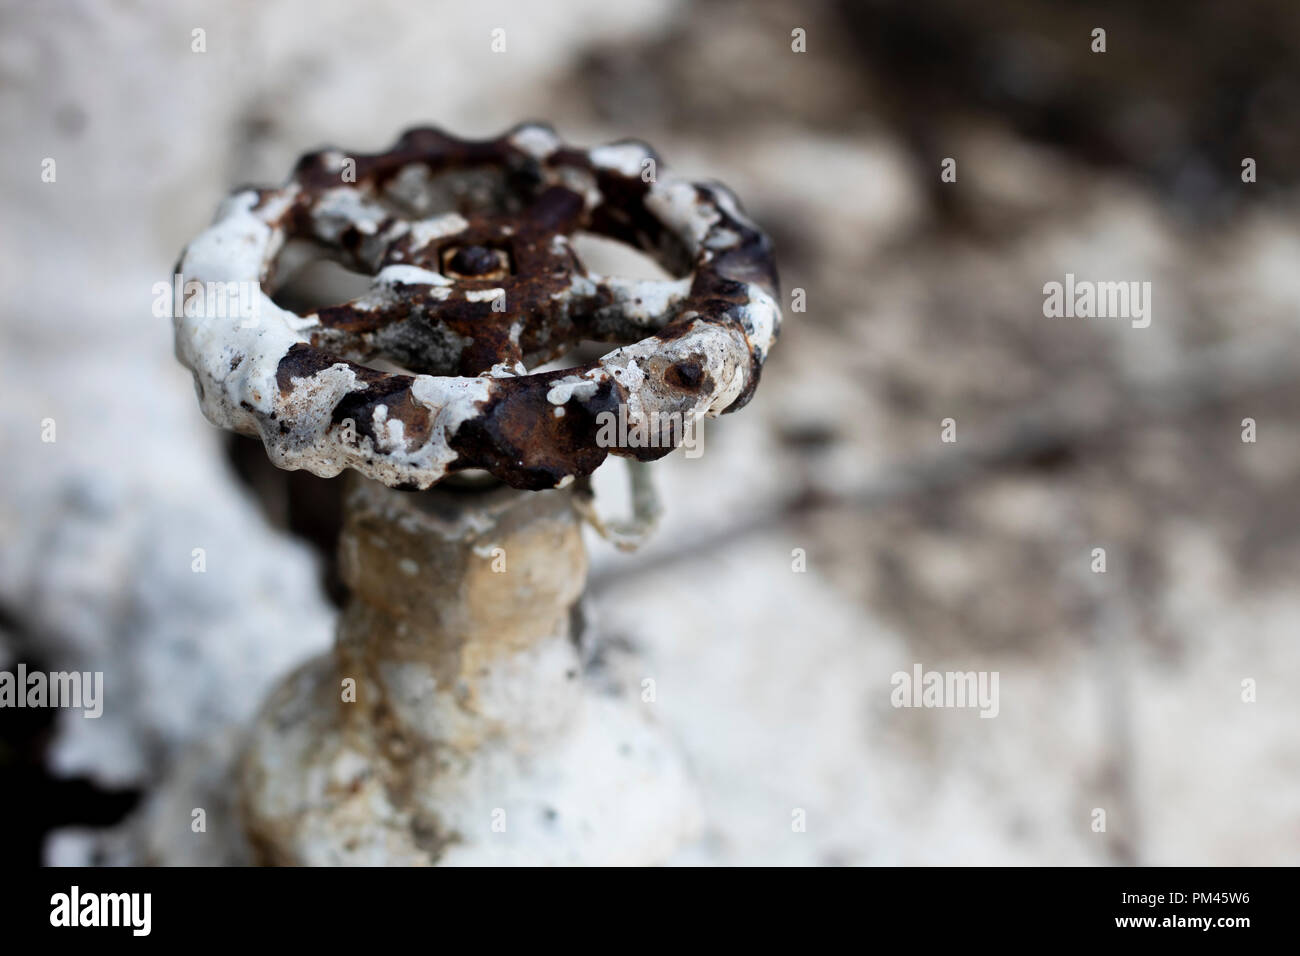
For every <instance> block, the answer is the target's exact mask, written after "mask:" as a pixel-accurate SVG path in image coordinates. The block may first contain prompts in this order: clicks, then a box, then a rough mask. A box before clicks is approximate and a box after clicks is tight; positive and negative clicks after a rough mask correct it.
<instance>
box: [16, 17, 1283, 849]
mask: <svg viewBox="0 0 1300 956" xmlns="http://www.w3.org/2000/svg"><path fill="white" fill-rule="evenodd" d="M496 28H502V29H504V30H505V31H506V33H505V37H506V44H507V47H506V51H505V52H504V53H493V52H492V50H491V47H490V42H491V31H492V30H493V29H496ZM1096 28H1102V29H1104V30H1105V31H1106V44H1107V49H1106V52H1105V53H1094V52H1093V51H1092V49H1091V47H1092V43H1093V39H1092V31H1093V30H1094V29H1096ZM196 29H201V30H203V31H205V33H204V37H205V45H206V50H205V51H204V52H201V53H200V52H194V51H193V49H192V46H193V37H194V34H193V31H194V30H196ZM795 30H802V31H804V34H803V35H804V37H805V40H806V52H801V53H796V52H794V51H793V50H792V31H795ZM1297 62H1300V7H1297V6H1296V5H1295V4H1294V3H1288V2H1285V0H1250V2H1241V3H1235V4H1222V3H1214V2H1209V0H1206V2H1200V0H1196V2H1187V3H1183V4H1179V5H1178V6H1177V7H1174V8H1170V7H1165V6H1163V5H1149V6H1144V5H1134V4H1129V3H1120V2H1118V0H1116V2H1091V3H1068V4H1061V3H1047V2H1039V3H1030V2H1022V0H998V2H994V3H987V4H978V5H973V4H967V3H960V2H957V0H937V2H936V0H931V2H926V3H919V4H918V3H911V2H903V0H857V2H848V0H845V2H842V3H812V4H797V5H796V4H784V3H777V2H771V0H743V2H742V0H705V2H699V3H691V4H687V3H676V2H666V0H630V2H624V3H618V4H612V3H608V2H605V0H563V2H557V3H548V4H528V3H510V4H504V3H478V4H472V5H467V4H454V3H445V4H444V3H418V4H417V3H396V2H372V3H367V4H365V5H359V4H352V3H344V2H319V0H317V2H277V3H266V2H251V0H247V2H229V3H220V4H217V3H210V4H206V3H193V2H172V3H126V2H118V3H92V2H84V3H80V2H69V0H56V2H46V3H39V4H38V3H34V2H32V3H22V2H12V0H9V2H6V3H4V4H3V5H0V131H3V135H0V164H3V165H2V167H0V169H2V170H3V178H2V179H0V210H2V211H3V214H2V215H0V389H2V390H3V396H4V401H3V402H0V448H2V449H3V465H4V467H3V468H0V659H2V662H0V667H3V668H6V669H12V668H13V667H14V666H15V665H16V663H17V662H19V661H23V662H26V663H27V665H28V666H29V667H31V668H44V669H78V670H102V671H103V672H104V673H105V682H106V685H107V686H106V696H107V700H106V704H105V713H104V716H103V718H101V719H99V720H87V719H85V718H83V717H82V716H81V715H80V712H79V711H59V712H52V711H31V710H22V711H18V710H3V711H0V800H3V801H4V803H5V807H4V808H3V819H4V820H6V821H7V822H8V824H9V827H10V830H11V833H13V834H14V836H13V837H12V838H11V839H10V840H8V841H6V848H5V851H4V855H5V857H6V858H8V859H12V861H13V862H18V863H32V862H36V861H38V860H44V861H46V862H53V863H64V862H83V861H92V862H93V861H99V862H157V861H179V862H211V861H217V860H222V859H237V858H238V853H237V852H236V851H235V850H233V849H232V847H231V846H230V845H229V843H230V841H233V840H234V837H232V836H231V822H230V821H231V815H230V812H229V808H225V807H222V806H219V805H214V806H212V807H210V808H209V832H208V833H207V834H194V833H192V832H191V831H190V816H189V806H190V805H191V804H189V803H186V802H185V801H184V800H181V799H179V798H176V797H175V796H174V787H175V781H176V780H178V779H181V780H183V781H185V782H186V785H187V786H191V787H197V788H200V789H201V788H202V787H203V786H205V785H208V784H211V783H213V781H212V780H211V778H212V777H213V776H214V775H219V772H220V768H221V767H222V766H223V764H222V762H221V760H222V759H223V758H222V755H223V754H226V753H228V752H229V750H230V748H231V747H233V746H237V741H238V735H239V728H240V727H241V726H243V724H244V723H245V722H246V721H247V720H248V718H249V717H250V715H251V714H252V712H253V711H254V710H255V709H256V708H257V706H258V705H259V704H260V702H261V700H262V698H263V696H264V695H265V693H266V691H267V690H268V688H269V687H270V686H271V685H272V684H273V683H274V681H275V680H276V679H277V678H278V677H280V676H281V675H282V674H283V673H284V672H285V671H286V670H287V669H288V668H289V667H291V666H293V665H294V664H296V663H297V662H299V661H301V660H302V659H303V658H304V657H306V656H307V655H309V654H311V653H314V652H316V651H318V650H320V649H322V648H324V647H326V646H327V645H328V643H329V641H330V637H331V631H332V627H333V621H334V616H335V614H336V608H337V601H338V599H339V596H340V595H339V590H338V586H337V582H336V579H335V578H334V576H333V571H332V561H333V558H332V552H331V547H332V542H333V537H334V534H335V533H336V530H337V521H338V516H337V500H338V498H337V489H336V488H335V487H333V486H331V485H330V484H329V483H327V482H322V481H320V480H318V479H315V478H312V477H311V476H308V475H304V474H293V475H289V474H286V473H280V472H276V471H274V470H273V469H270V468H269V467H268V466H266V465H265V463H264V457H263V455H262V453H261V451H260V448H259V447H258V446H257V445H256V444H251V443H249V442H248V441H247V440H245V439H238V438H231V437H228V436H225V435H222V434H221V433H219V432H218V431H217V430H216V429H214V428H212V427H211V426H210V425H208V424H207V423H206V422H205V421H204V420H203V419H202V417H201V415H200V414H199V412H198V409H197V403H196V402H195V401H194V397H193V393H192V386H191V383H190V380H189V376H188V373H186V372H185V371H184V370H183V369H181V368H180V367H179V366H178V365H177V364H176V363H175V361H174V359H173V358H172V355H171V329H170V324H169V323H168V322H167V321H166V320H159V319H156V318H153V317H152V315H151V311H150V307H151V302H152V291H151V290H152V287H153V284H154V283H155V282H158V281H167V280H168V278H169V276H170V274H171V268H172V265H173V263H174V262H175V260H176V257H177V254H178V252H179V250H180V249H181V248H182V246H183V245H184V243H185V242H186V241H187V240H188V239H189V238H191V237H192V236H193V235H195V234H196V233H197V232H198V231H199V230H200V229H201V228H202V227H203V226H204V225H206V223H207V222H208V221H209V219H210V217H211V215H212V212H213V210H214V209H215V207H216V204H217V203H218V201H219V200H220V199H221V198H222V197H223V196H224V195H225V194H226V193H227V192H228V191H229V190H230V188H231V187H232V186H234V185H236V184H240V183H245V182H277V181H279V180H281V179H282V178H283V177H284V176H285V175H286V174H287V172H288V170H289V169H290V168H291V166H292V164H293V162H294V160H295V158H296V157H297V156H298V155H299V154H300V153H302V152H304V151H306V150H307V149H309V148H311V147H314V146H317V145H320V144H322V143H326V142H328V143H334V144H338V145H340V146H343V147H345V148H349V149H355V150H363V151H374V150H377V149H380V148H383V147H385V146H386V145H387V144H388V143H390V142H391V141H392V140H393V139H394V138H395V136H396V134H397V133H398V132H399V131H400V130H401V129H403V128H405V127H407V126H411V125H416V124H419V123H433V124H436V125H440V126H444V127H446V128H448V129H449V130H451V131H454V132H457V133H459V134H461V135H485V136H486V135H495V134H496V133H498V132H500V131H501V130H502V129H504V128H506V127H508V126H510V125H513V124H514V123H515V122H517V121H519V120H521V119H526V118H540V119H545V120H548V121H550V122H552V123H553V124H555V125H556V126H557V128H558V129H559V131H560V133H561V134H562V135H563V136H564V137H565V138H566V139H568V140H570V141H573V142H578V143H584V144H585V143H594V142H599V141H604V140H608V139H614V138H618V137H622V136H637V137H640V138H643V139H645V140H647V141H649V142H651V143H653V144H654V145H655V146H656V147H657V148H658V149H659V150H660V152H661V153H662V154H663V155H664V156H665V157H666V159H667V161H668V162H669V163H671V164H672V165H673V166H674V167H675V168H677V169H679V170H681V171H683V172H686V173H688V174H690V175H693V176H698V177H707V178H717V179H720V180H722V181H724V182H726V183H728V184H729V185H731V186H732V187H733V188H734V189H735V190H736V192H737V193H738V195H740V196H741V197H742V199H743V200H744V202H745V204H746V206H747V208H748V211H749V212H750V214H751V215H752V216H753V217H754V218H755V219H756V220H757V221H758V222H759V223H761V224H762V225H763V226H764V227H766V228H767V229H768V230H769V231H770V232H771V233H772V235H773V237H774V239H775V241H776V243H777V246H778V254H779V262H780V265H781V269H782V280H783V283H782V284H783V287H784V292H785V296H786V298H785V305H786V306H787V308H786V324H785V328H784V331H783V337H782V341H781V342H780V344H779V346H778V347H777V348H776V349H775V351H774V353H773V358H772V360H771V362H770V364H769V366H768V367H767V369H766V371H765V373H764V379H763V387H762V388H760V389H759V391H758V395H757V398H756V399H755V401H754V403H753V405H751V406H750V408H749V409H747V410H746V412H745V413H744V414H741V415H736V416H728V417H727V418H724V419H721V420H719V421H716V422H712V421H711V422H709V423H707V424H706V426H705V453H704V455H703V456H702V457H701V458H698V459H694V460H688V459H685V458H684V457H683V456H681V455H680V454H677V455H674V456H672V457H671V458H669V459H667V460H666V461H665V462H663V463H661V465H660V466H659V467H657V468H656V476H657V478H658V481H659V486H660V490H661V493H662V495H663V497H664V500H665V506H666V512H667V513H666V518H665V521H664V523H663V525H662V527H661V529H660V531H659V533H658V535H657V536H656V538H655V539H654V540H653V541H652V543H651V544H650V545H649V546H647V547H646V548H645V549H643V550H642V551H640V552H637V553H635V554H632V555H623V554H619V553H615V552H614V551H612V549H610V548H609V547H608V546H607V545H605V544H604V543H602V542H600V541H599V540H597V539H595V538H593V540H592V542H591V547H592V553H593V562H594V568H593V575H592V581H591V589H590V590H591V613H592V617H593V619H594V621H595V625H596V627H597V628H598V631H599V633H600V634H601V635H602V638H601V639H602V644H601V647H600V650H599V652H598V654H597V655H596V658H595V659H594V660H593V662H592V667H593V669H595V670H599V671H600V672H601V676H602V678H603V679H605V680H607V681H609V682H610V683H611V684H612V685H613V686H614V687H622V688H624V690H625V692H627V693H635V692H636V691H637V689H638V688H639V687H640V683H641V681H642V680H643V679H644V678H646V677H653V678H654V679H655V681H656V685H657V689H658V690H657V700H656V702H655V703H654V704H653V706H654V707H656V708H657V709H658V714H659V718H660V720H662V721H663V722H664V723H666V724H667V725H668V726H669V727H670V728H671V729H672V731H673V733H674V734H675V735H676V737H677V738H678V740H679V742H680V745H681V747H682V748H683V749H684V751H685V752H686V754H687V755H688V757H689V759H690V762H691V765H692V768H693V771H694V773H695V775H696V777H697V779H698V780H699V782H700V786H701V789H702V792H703V794H704V799H705V803H706V810H707V814H708V830H707V836H706V838H705V839H704V840H703V841H701V842H700V843H699V844H698V845H696V846H693V847H690V848H688V849H687V850H685V851H684V852H683V853H682V854H681V856H680V862H683V863H778V864H779V863H794V864H891V863H995V864H1003V863H1005V864H1057V863H1061V864H1066V863H1068V864H1108V863H1142V864H1193V863H1207V864H1287V863H1290V864H1294V863H1296V862H1300V739H1298V738H1297V733H1296V728H1297V724H1298V721H1297V718H1300V695H1298V694H1297V692H1296V688H1297V686H1300V640H1298V636H1300V635H1298V630H1300V588H1297V586H1296V582H1297V580H1300V423H1298V422H1297V410H1298V409H1300V380H1298V377H1297V375H1296V368H1297V362H1298V361H1300V323H1298V322H1297V303H1298V302H1300V269H1297V262H1298V261H1300V217H1298V216H1297V187H1298V183H1297V170H1298V169H1300V117H1298V116H1297V109H1298V108H1300V72H1298V71H1297V69H1296V66H1295V64H1296V63H1297ZM1247 157H1249V158H1252V159H1254V160H1255V161H1256V164H1257V170H1258V178H1257V181H1256V182H1253V183H1244V182H1243V181H1242V176H1241V172H1242V161H1243V159H1245V158H1247ZM46 158H53V159H54V160H55V161H56V163H57V179H56V181H55V182H53V183H47V182H43V181H42V178H41V173H42V161H43V160H44V159H46ZM945 158H954V159H955V160H956V161H957V167H956V168H957V181H956V182H952V183H946V182H943V181H941V178H940V169H941V163H942V161H943V160H944V159H945ZM1066 273H1073V274H1076V275H1078V276H1079V277H1080V278H1088V279H1093V280H1113V281H1129V280H1138V281H1149V282H1151V283H1152V288H1153V303H1152V304H1153V313H1152V322H1151V325H1150V327H1149V328H1145V329H1135V328H1132V327H1131V326H1130V324H1129V323H1128V322H1127V321H1124V320H1115V319H1109V320H1107V319H1062V318H1055V319H1052V318H1046V317H1044V314H1043V285H1044V283H1046V282H1049V281H1062V280H1063V278H1064V276H1065V274H1066ZM796 289H798V290H803V293H804V298H805V301H806V311H802V312H795V311H792V310H791V309H790V308H789V306H790V304H791V298H790V296H791V293H792V290H796ZM947 418H951V419H953V420H954V421H955V423H956V434H957V441H956V442H955V443H942V442H941V441H940V432H941V427H942V426H941V422H942V421H943V420H944V419H947ZM1245 418H1251V419H1254V420H1255V421H1256V423H1257V429H1258V440H1257V441H1256V442H1255V443H1244V442H1243V441H1242V437H1241V436H1242V421H1243V419H1245ZM49 419H52V420H53V421H54V423H55V426H56V428H57V440H56V441H55V442H52V443H51V442H43V441H42V430H43V428H44V427H45V426H44V424H43V423H45V422H46V420H49ZM622 481H623V476H622V474H621V471H620V466H619V465H618V463H616V462H612V463H611V464H609V465H607V466H606V467H605V468H604V469H602V471H601V472H600V473H599V474H598V475H597V486H598V490H599V492H600V496H599V498H598V505H599V506H600V507H601V508H602V509H605V510H608V511H610V512H617V511H619V510H620V509H622V508H624V507H625V506H626V501H625V495H624V492H623V485H622ZM200 547H201V548H203V549H204V550H205V552H206V560H207V571H206V573H204V574H195V573H193V572H192V570H191V563H192V556H191V555H192V550H193V549H194V548H200ZM1098 547H1103V548H1105V549H1106V553H1107V572H1106V573H1105V574H1094V573H1092V572H1091V571H1090V567H1091V565H1092V560H1093V559H1092V551H1093V549H1094V548H1098ZM797 550H798V551H800V552H801V553H802V554H803V556H804V560H806V571H804V572H803V573H799V572H796V571H795V570H794V569H793V565H794V564H795V563H796V561H797V559H796V557H795V556H794V555H795V553H796V551H797ZM914 663H921V664H922V665H923V666H924V667H925V668H926V669H934V670H955V671H968V670H992V671H997V672H998V673H999V674H1000V677H1001V681H1000V697H1001V700H1000V712H999V715H998V717H997V718H996V719H993V720H982V719H979V717H978V715H977V713H976V712H975V711H971V710H966V711H960V710H915V709H895V708H893V707H892V706H891V704H890V691H891V686H890V678H891V675H892V674H893V673H894V672H896V671H900V670H901V671H910V670H911V668H912V666H913V664H914ZM1245 680H1254V681H1255V682H1257V693H1258V697H1257V700H1256V701H1255V702H1254V703H1246V702H1243V700H1242V682H1243V681H1245ZM182 789H184V788H183V787H182ZM1094 808H1103V809H1105V810H1106V811H1107V827H1106V832H1104V833H1098V832H1094V830H1093V827H1092V822H1093V816H1092V813H1093V809H1094ZM795 809H802V810H804V811H805V812H806V818H807V829H806V832H793V831H792V827H791V815H792V811H794V810H795ZM144 821H152V822H150V823H148V824H146V823H145V822H144ZM160 821H161V822H160ZM223 841H225V842H224V843H223Z"/></svg>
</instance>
